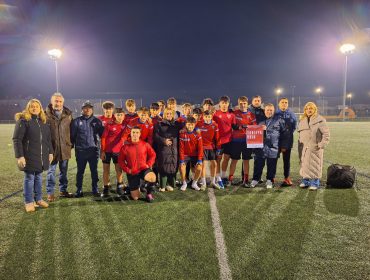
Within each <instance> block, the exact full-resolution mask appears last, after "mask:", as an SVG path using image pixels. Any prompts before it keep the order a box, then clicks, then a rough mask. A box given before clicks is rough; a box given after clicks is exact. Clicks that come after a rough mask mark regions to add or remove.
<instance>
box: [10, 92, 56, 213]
mask: <svg viewBox="0 0 370 280" xmlns="http://www.w3.org/2000/svg"><path fill="white" fill-rule="evenodd" d="M15 119H16V121H17V122H16V124H15V129H14V134H13V144H14V153H15V157H16V158H17V164H18V167H19V169H20V170H22V171H24V175H25V176H24V183H23V193H24V202H25V208H26V212H34V211H35V204H34V201H36V204H37V205H39V206H41V207H43V208H47V207H48V206H49V205H48V204H47V203H46V202H45V201H44V200H42V172H43V171H44V170H48V168H49V164H50V162H51V161H52V160H53V146H52V143H51V133H50V126H49V125H48V124H47V123H46V115H45V113H44V111H43V110H42V105H41V103H40V101H39V100H37V99H31V100H30V101H29V102H28V103H27V106H26V109H25V110H24V111H23V112H21V113H17V114H16V115H15Z"/></svg>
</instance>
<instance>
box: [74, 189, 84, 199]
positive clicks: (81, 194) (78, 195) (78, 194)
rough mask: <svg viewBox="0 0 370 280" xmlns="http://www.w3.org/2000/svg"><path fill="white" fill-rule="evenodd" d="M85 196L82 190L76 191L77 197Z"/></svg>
mask: <svg viewBox="0 0 370 280" xmlns="http://www.w3.org/2000/svg"><path fill="white" fill-rule="evenodd" d="M83 196H84V193H83V192H82V191H77V192H76V193H75V197H76V198H80V197H83Z"/></svg>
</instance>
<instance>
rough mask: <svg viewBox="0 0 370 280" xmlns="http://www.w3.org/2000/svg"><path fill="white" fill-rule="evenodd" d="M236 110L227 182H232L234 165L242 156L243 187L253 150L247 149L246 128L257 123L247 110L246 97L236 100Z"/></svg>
mask: <svg viewBox="0 0 370 280" xmlns="http://www.w3.org/2000/svg"><path fill="white" fill-rule="evenodd" d="M238 108H239V109H237V110H235V111H234V115H235V121H236V126H234V127H233V132H232V140H231V146H230V157H231V164H230V172H229V181H230V182H232V181H233V178H234V173H235V169H236V164H237V163H238V160H240V155H242V159H243V171H244V172H243V174H244V178H243V185H246V184H248V174H249V160H250V159H252V152H253V149H248V148H247V143H246V133H247V127H248V125H255V124H257V123H256V118H255V116H254V114H253V113H252V112H250V111H249V110H248V98H247V97H246V96H241V97H239V98H238Z"/></svg>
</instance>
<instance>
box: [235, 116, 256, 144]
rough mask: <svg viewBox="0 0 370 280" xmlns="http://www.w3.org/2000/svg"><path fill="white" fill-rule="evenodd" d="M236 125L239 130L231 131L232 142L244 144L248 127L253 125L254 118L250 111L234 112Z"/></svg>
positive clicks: (254, 122)
mask: <svg viewBox="0 0 370 280" xmlns="http://www.w3.org/2000/svg"><path fill="white" fill-rule="evenodd" d="M234 115H235V120H236V125H237V126H238V127H239V129H235V130H233V133H232V141H234V142H245V141H246V133H247V126H248V125H255V124H257V122H256V117H255V115H254V114H253V113H252V112H251V111H249V110H248V111H247V112H242V111H240V110H236V111H234Z"/></svg>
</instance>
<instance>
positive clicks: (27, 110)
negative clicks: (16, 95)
mask: <svg viewBox="0 0 370 280" xmlns="http://www.w3.org/2000/svg"><path fill="white" fill-rule="evenodd" d="M33 103H37V104H39V106H40V113H39V115H38V117H39V118H40V120H41V121H42V122H43V123H46V115H45V112H44V109H43V108H42V105H41V102H40V100H38V99H31V100H30V101H28V103H27V105H26V108H25V109H24V110H23V111H22V112H20V113H16V114H15V120H16V121H17V120H19V119H21V118H23V119H25V120H26V121H29V120H30V119H31V118H32V114H31V112H30V108H31V105H32V104H33Z"/></svg>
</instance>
